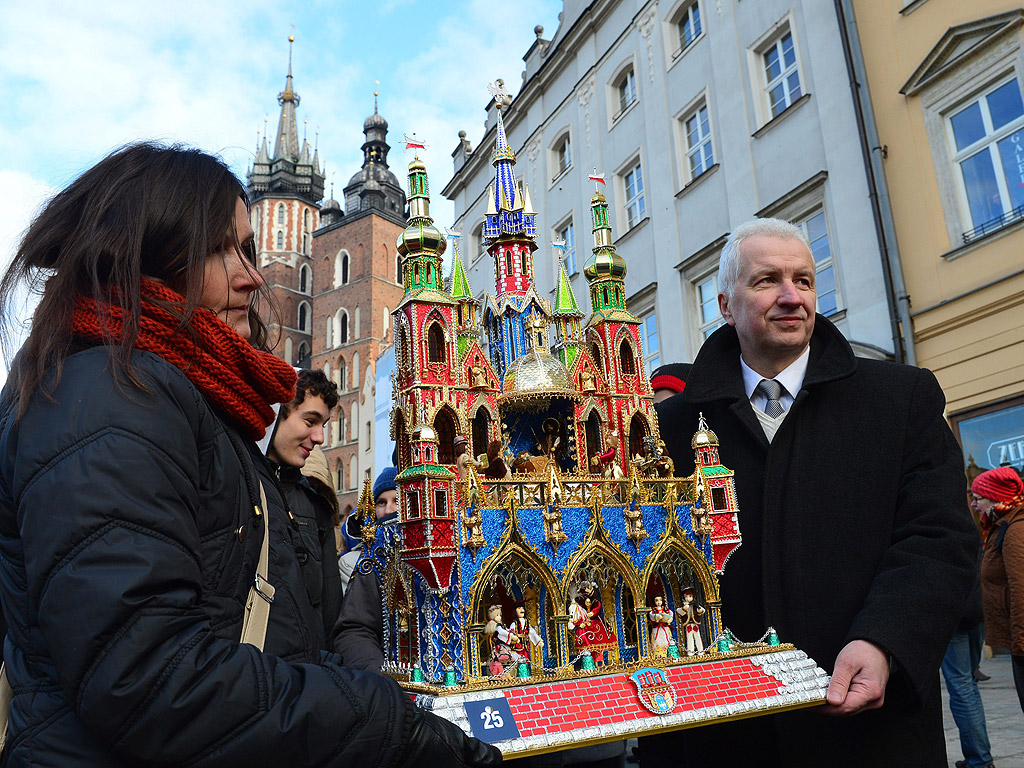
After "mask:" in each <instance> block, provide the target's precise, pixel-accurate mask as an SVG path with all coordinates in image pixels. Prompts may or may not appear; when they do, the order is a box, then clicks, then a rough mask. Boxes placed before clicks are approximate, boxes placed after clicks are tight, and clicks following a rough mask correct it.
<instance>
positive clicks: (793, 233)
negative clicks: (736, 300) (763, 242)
mask: <svg viewBox="0 0 1024 768" xmlns="http://www.w3.org/2000/svg"><path fill="white" fill-rule="evenodd" d="M758 236H764V237H778V238H782V239H783V240H797V241H798V242H800V243H801V244H802V245H803V246H804V247H805V248H807V250H808V251H809V250H811V243H810V241H808V239H807V235H806V234H805V233H804V231H803V229H802V228H800V227H798V226H797V225H796V224H790V223H789V222H788V221H785V220H783V219H751V220H750V221H746V222H744V223H743V224H740V225H739V226H738V227H736V229H734V230H733V231H732V234H730V235H729V239H728V240H727V241H726V242H725V247H724V248H722V257H721V258H720V259H719V260H718V290H719V292H721V293H724V294H725V295H726V296H727V297H731V296H732V289H733V288H735V287H736V281H737V280H739V278H740V245H742V244H743V241H744V240H746V239H747V238H748V237H758Z"/></svg>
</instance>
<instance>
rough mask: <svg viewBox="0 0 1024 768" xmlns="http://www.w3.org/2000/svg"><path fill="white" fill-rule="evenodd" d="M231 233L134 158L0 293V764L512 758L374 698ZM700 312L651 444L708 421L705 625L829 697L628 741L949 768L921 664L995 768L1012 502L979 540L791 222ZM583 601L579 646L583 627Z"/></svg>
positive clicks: (388, 690)
mask: <svg viewBox="0 0 1024 768" xmlns="http://www.w3.org/2000/svg"><path fill="white" fill-rule="evenodd" d="M253 237H254V236H253V232H252V228H251V226H250V223H249V211H248V202H247V198H246V194H245V191H244V188H243V186H242V185H241V183H240V182H239V181H238V180H237V178H236V177H235V176H234V175H233V174H232V173H231V171H230V170H229V169H228V168H227V167H226V166H225V165H224V164H223V163H222V162H221V161H220V160H218V159H216V158H214V157H211V156H210V155H207V154H204V153H202V152H199V151H196V150H192V149H184V148H181V147H177V146H171V147H167V146H160V145H154V144H135V145H130V146H127V147H125V148H123V149H121V150H118V151H116V152H115V153H113V154H112V155H110V156H109V157H107V158H106V159H104V160H103V161H102V162H100V163H99V164H98V165H96V166H95V167H94V168H92V169H90V170H88V171H86V172H85V173H84V174H83V175H82V176H81V177H79V178H78V179H77V180H75V181H74V182H73V183H71V184H70V185H69V186H68V187H67V188H66V189H64V190H63V191H61V192H59V193H58V194H57V195H56V196H54V198H53V199H52V200H51V201H50V202H49V203H48V204H47V205H46V206H45V208H44V209H43V210H42V212H41V213H40V214H39V216H38V218H37V219H36V220H35V221H34V222H33V224H32V225H31V227H30V229H29V230H28V232H27V233H26V235H25V237H24V240H23V241H22V243H21V245H20V247H19V248H18V250H17V253H16V255H15V258H14V260H13V262H12V264H11V266H10V268H9V269H8V271H7V273H6V274H5V275H4V277H3V281H2V283H0V303H2V305H3V306H4V307H7V306H9V305H10V302H11V300H12V297H13V296H14V293H15V291H16V290H17V289H18V286H19V285H20V284H22V283H23V281H25V280H28V281H29V282H30V283H32V284H33V285H35V286H37V287H38V288H39V290H40V292H41V300H40V302H39V305H38V309H37V310H36V313H35V317H34V320H33V323H32V328H31V331H30V333H29V336H28V339H27V341H26V342H25V344H24V346H23V348H22V349H21V351H20V353H19V354H18V355H17V357H16V359H15V361H14V364H13V366H12V369H11V372H10V377H9V380H8V383H7V386H6V387H5V388H4V390H3V394H2V398H0V600H2V605H3V615H4V619H5V620H6V622H7V634H6V639H5V641H4V645H3V659H4V663H5V668H6V673H7V677H8V679H9V681H10V684H11V687H12V689H13V699H12V700H11V703H10V709H9V714H10V717H9V724H8V733H7V742H6V745H5V747H4V752H3V760H4V761H5V764H6V765H10V766H20V765H39V764H48V765H61V766H95V765H104V766H121V765H124V766H127V765H139V764H150V763H152V764H157V763H161V764H186V763H187V764H190V765H197V766H199V765H236V764H237V765H252V766H255V765H286V764H287V765H324V766H331V765H337V766H344V765H349V764H353V763H354V762H355V761H365V762H372V763H374V764H380V765H382V766H412V765H418V766H419V765H425V766H431V765H455V766H459V765H466V766H487V765H495V764H498V763H499V762H501V754H500V752H499V751H498V750H497V749H495V748H494V747H492V746H489V745H487V744H484V743H482V742H480V741H478V740H476V739H474V738H472V737H471V736H469V735H467V734H466V733H464V732H463V731H462V730H461V729H460V728H458V727H457V726H455V725H453V724H451V723H449V722H448V721H446V720H443V719H440V718H438V717H435V716H434V715H432V714H429V713H426V712H424V711H422V710H420V709H418V708H417V707H415V706H413V704H412V703H411V701H410V698H409V696H408V695H407V694H405V693H404V692H403V691H402V690H401V688H399V686H398V685H397V683H396V682H395V681H394V680H393V679H391V678H389V677H387V676H383V675H381V674H378V672H379V670H380V668H381V666H382V664H383V663H384V656H383V642H382V629H383V621H382V619H383V617H382V600H381V593H380V584H379V583H378V582H377V579H376V577H375V576H374V575H373V573H372V572H364V570H363V569H358V568H355V563H356V561H357V560H358V558H359V556H360V546H361V541H362V540H361V530H360V522H361V521H359V520H358V518H357V517H356V516H355V515H351V516H349V518H347V519H345V520H340V519H339V514H338V506H337V499H336V495H335V493H334V491H333V486H332V479H331V473H330V472H329V471H328V470H327V466H326V462H325V461H324V460H323V455H322V453H320V452H319V445H320V444H321V443H322V442H323V440H324V425H325V423H326V422H327V421H328V419H329V418H330V414H331V412H332V410H333V409H334V408H335V407H336V406H337V403H338V392H337V388H336V386H335V385H334V384H333V383H332V382H331V381H330V380H329V379H328V377H326V376H325V375H324V374H323V372H320V371H310V370H301V371H298V372H297V373H296V371H295V370H294V369H292V368H291V366H289V365H287V364H285V363H284V362H282V361H281V360H279V359H278V358H276V357H274V356H273V355H272V354H271V353H270V351H269V341H270V340H269V338H268V332H267V327H266V325H265V324H264V322H263V321H262V320H261V319H260V311H259V310H260V308H261V302H262V301H264V300H265V299H266V289H265V286H264V284H263V280H262V278H261V277H260V274H259V271H258V269H257V265H256V263H255V249H254V244H253V242H254V241H253ZM719 284H720V286H721V294H720V295H719V305H720V309H721V313H722V317H723V318H724V319H725V321H726V324H725V325H724V326H723V327H722V328H720V329H719V330H718V331H716V332H715V333H713V334H712V335H711V336H710V337H709V338H708V339H707V341H706V342H705V343H704V345H703V347H702V348H701V350H700V352H699V354H698V355H697V358H696V360H695V361H694V362H693V364H692V365H690V364H673V365H671V366H664V367H662V368H661V369H659V370H657V371H655V373H654V375H653V377H652V386H653V388H654V390H655V393H656V400H657V401H658V402H657V410H658V416H659V421H660V425H661V434H662V436H663V438H664V439H665V441H666V444H665V450H666V452H667V454H668V456H669V457H670V458H671V460H672V462H673V463H674V470H675V473H676V475H677V476H686V475H689V474H691V473H692V472H693V468H694V458H693V452H692V449H691V448H690V445H689V439H690V437H689V436H692V435H693V433H694V432H695V431H696V429H697V425H698V422H699V420H700V419H701V418H702V415H703V417H706V418H707V419H708V421H709V422H712V423H713V424H714V429H715V431H716V432H717V434H718V435H719V437H720V439H721V446H722V447H721V461H722V463H723V464H725V465H727V466H729V467H730V468H732V469H734V470H735V472H736V478H737V492H738V496H739V506H740V509H741V513H740V515H741V518H740V520H741V529H742V531H743V546H742V547H740V548H739V549H738V550H737V551H736V553H735V555H734V556H733V557H732V559H731V560H730V563H729V566H728V568H727V569H726V571H725V573H724V575H723V577H722V580H721V594H722V605H723V613H724V616H725V620H726V622H727V624H728V625H729V627H730V628H731V629H732V630H733V631H735V632H736V633H737V635H739V636H745V637H757V636H760V635H761V633H762V632H763V630H764V627H765V626H767V624H768V623H769V622H771V623H772V624H773V625H774V626H775V627H776V628H777V629H778V631H779V634H780V635H783V636H785V637H786V638H788V639H790V640H792V641H793V642H794V643H795V644H796V645H797V646H798V647H800V648H801V649H803V650H806V651H807V652H808V654H809V655H810V656H812V657H813V658H814V659H816V660H817V661H818V663H819V664H820V665H822V666H823V667H825V668H826V669H828V670H829V671H830V672H831V673H832V679H831V685H830V687H829V690H828V694H827V703H826V704H825V705H823V706H822V707H821V708H818V709H816V710H801V711H795V712H788V713H783V714H778V715H773V716H769V717H759V718H752V719H749V720H743V721H739V722H732V723H726V724H722V725H715V726H710V727H705V728H700V729H693V730H688V731H681V732H672V733H666V734H660V735H656V736H650V737H645V738H642V739H641V740H640V746H639V760H640V762H641V765H644V766H650V767H654V768H656V767H658V766H667V765H672V766H677V765H702V764H720V765H746V764H757V765H764V766H786V767H787V768H791V767H793V766H812V765H815V766H816V765H820V764H822V762H827V763H828V764H829V765H832V766H845V765H850V766H863V765H905V766H925V767H930V766H940V765H945V764H946V763H945V759H946V753H945V743H944V737H943V731H942V717H941V708H940V707H941V705H940V698H939V689H938V677H939V675H938V673H939V669H940V667H941V669H942V671H943V673H944V676H945V680H946V685H947V688H948V690H949V693H950V707H951V709H952V712H953V715H954V717H955V718H956V722H957V725H958V727H959V729H960V734H961V743H962V747H963V752H964V758H965V760H964V762H963V764H964V765H967V766H968V767H969V768H976V766H988V765H991V764H992V756H991V754H990V750H989V745H988V737H987V734H986V733H985V721H984V714H983V707H982V703H981V699H980V696H979V694H978V688H977V683H976V680H975V671H976V670H977V667H978V663H979V659H980V655H981V648H982V644H983V642H987V643H988V644H989V645H990V646H992V647H996V648H1005V649H1008V650H1009V652H1010V653H1011V656H1012V666H1013V674H1014V681H1015V684H1016V688H1017V693H1018V695H1019V696H1020V698H1021V705H1022V709H1024V525H1021V526H1017V525H1016V523H1017V522H1020V521H1022V520H1024V487H1022V484H1021V479H1020V476H1019V475H1018V474H1017V473H1016V472H1015V471H1014V470H1013V469H1011V468H997V469H993V470H989V471H987V472H984V473H983V474H981V475H980V476H979V477H977V478H976V479H975V480H974V481H973V484H972V485H971V498H972V502H971V504H972V506H973V507H974V509H975V510H976V511H977V512H978V513H979V515H980V523H981V528H982V531H983V532H984V534H985V538H984V543H983V545H982V544H981V543H980V540H979V536H978V530H977V528H976V527H975V524H974V521H973V520H972V518H971V516H970V515H969V514H968V510H967V502H966V500H965V496H964V490H965V486H966V482H965V477H964V467H963V460H962V456H961V453H960V450H959V447H958V445H957V443H956V440H955V439H954V437H953V434H952V432H951V431H950V429H949V426H948V425H947V422H946V419H945V418H944V415H943V407H944V398H943V395H942V392H941V390H940V388H939V386H938V383H937V382H936V380H935V377H934V376H933V375H932V374H931V373H930V372H928V371H925V370H920V369H916V368H913V367H909V366H903V365H898V364H894V363H886V362H879V361H872V360H865V359H861V358H857V357H855V356H854V354H853V350H852V348H851V347H850V345H849V343H848V342H847V341H846V340H845V339H844V338H843V336H842V334H841V333H840V332H839V331H838V330H837V329H836V327H835V326H834V325H832V323H830V322H829V321H828V320H827V319H825V318H824V317H822V316H821V315H818V314H816V311H815V309H816V291H815V271H814V260H813V257H812V255H811V251H810V247H809V244H808V242H807V238H806V236H805V235H804V233H803V231H802V230H801V229H800V228H798V227H795V226H793V225H791V224H789V223H787V222H784V221H780V220H776V219H755V220H753V221H751V222H748V223H746V224H744V225H741V226H740V227H737V228H736V230H735V231H734V232H733V233H732V234H731V235H730V237H729V239H728V242H727V243H726V245H725V248H724V250H723V253H722V257H721V262H720V266H719ZM395 476H396V470H395V468H394V467H390V468H385V469H384V470H383V471H382V472H381V473H380V475H379V476H378V477H377V479H376V482H375V484H374V486H373V496H374V503H375V508H376V523H377V524H378V525H390V524H394V523H395V521H396V509H397V505H396V502H397V492H398V491H397V488H396V485H395ZM339 526H340V530H341V532H342V536H341V540H342V541H343V542H344V543H345V546H343V547H342V548H341V549H342V553H341V555H340V557H339V547H338V543H337V539H336V538H335V533H336V530H337V529H339ZM346 550H347V551H346ZM979 554H980V584H979ZM253 574H256V578H255V581H254V580H253ZM979 586H980V589H979V588H978V587H979ZM972 587H974V589H973V591H972ZM271 603H272V607H273V610H270V611H269V616H268V615H267V613H266V610H265V609H266V606H267V605H269V604H271ZM936 606H944V607H946V608H943V609H937V608H936ZM578 607H579V612H580V616H581V618H580V621H579V622H578V626H576V627H575V631H577V632H586V631H589V632H592V633H595V636H596V634H598V633H599V630H600V628H599V627H597V621H598V619H597V618H596V617H597V615H598V614H599V613H600V603H599V601H596V599H595V600H591V599H590V598H589V597H587V596H586V595H584V596H583V598H582V599H581V600H580V601H579V606H578ZM493 608H497V609H498V610H497V611H496V612H494V611H493ZM493 608H492V613H494V614H495V616H492V621H494V622H495V627H496V628H497V627H498V626H499V625H500V626H504V625H502V623H501V619H500V606H494V607H493ZM694 610H696V609H694ZM701 610H703V609H701ZM261 617H262V618H261ZM982 617H983V620H982ZM684 619H686V617H685V616H683V615H681V619H680V620H681V622H682V621H683V620H684ZM516 620H517V621H519V620H523V621H525V612H524V613H523V614H522V615H517V618H516ZM687 620H689V619H687ZM671 621H672V614H671V613H667V618H665V619H664V623H665V624H666V626H667V623H669V622H671ZM525 626H528V625H524V628H523V629H522V633H523V634H528V632H527V629H526V628H525ZM656 629H657V628H656ZM529 632H536V630H535V628H533V627H529ZM494 634H495V637H498V639H499V640H500V639H501V638H500V636H499V634H500V633H498V631H497V629H496V630H495V633H494ZM530 637H532V636H530ZM609 637H613V636H612V635H609ZM698 640H699V635H698ZM537 641H539V642H538V643H537V645H538V647H540V646H541V645H542V644H543V641H542V640H541V638H540V635H538V636H537ZM496 642H497V641H496ZM504 642H506V643H507V642H508V640H505V641H504ZM655 645H658V643H655ZM623 759H624V756H623V749H622V746H621V745H611V746H609V745H604V746H602V747H601V748H597V749H594V750H591V751H590V752H583V751H570V752H565V753H558V754H557V756H547V757H545V758H544V759H543V760H534V761H533V763H532V764H535V765H561V764H571V763H573V762H576V763H577V764H598V763H599V762H600V761H605V762H606V763H607V764H609V765H613V764H620V763H621V762H622V760H623ZM958 765H960V763H958Z"/></svg>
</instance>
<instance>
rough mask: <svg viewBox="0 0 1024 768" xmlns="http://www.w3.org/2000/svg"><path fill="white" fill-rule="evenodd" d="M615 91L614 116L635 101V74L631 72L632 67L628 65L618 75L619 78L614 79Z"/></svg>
mask: <svg viewBox="0 0 1024 768" xmlns="http://www.w3.org/2000/svg"><path fill="white" fill-rule="evenodd" d="M615 93H616V96H617V99H618V101H617V102H616V103H617V104H618V111H617V112H616V113H615V117H618V116H619V115H621V114H622V113H623V112H625V111H626V110H627V109H629V108H630V107H631V106H633V102H635V101H636V74H635V73H634V72H633V67H629V68H628V69H627V70H626V71H625V72H623V73H622V74H621V75H619V79H618V80H616V81H615Z"/></svg>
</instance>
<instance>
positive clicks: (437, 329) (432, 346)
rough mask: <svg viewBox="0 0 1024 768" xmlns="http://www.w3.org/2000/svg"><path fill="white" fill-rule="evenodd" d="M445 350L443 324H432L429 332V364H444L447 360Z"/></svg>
mask: <svg viewBox="0 0 1024 768" xmlns="http://www.w3.org/2000/svg"><path fill="white" fill-rule="evenodd" d="M444 348H445V340H444V331H443V330H442V329H441V324H440V323H432V324H431V325H430V329H429V330H428V331H427V362H429V363H443V362H444V360H445V354H444Z"/></svg>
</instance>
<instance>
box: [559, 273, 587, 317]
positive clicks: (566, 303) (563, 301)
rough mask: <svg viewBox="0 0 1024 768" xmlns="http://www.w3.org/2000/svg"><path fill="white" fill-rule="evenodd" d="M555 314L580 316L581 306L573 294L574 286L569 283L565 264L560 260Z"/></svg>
mask: <svg viewBox="0 0 1024 768" xmlns="http://www.w3.org/2000/svg"><path fill="white" fill-rule="evenodd" d="M554 311H555V314H556V315H579V316H580V317H582V316H583V313H582V312H580V308H579V305H578V304H577V303H576V296H575V295H574V294H573V292H572V284H571V283H570V282H569V275H567V274H566V273H565V264H563V263H562V260H561V259H559V260H558V287H557V288H556V289H555V309H554Z"/></svg>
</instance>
